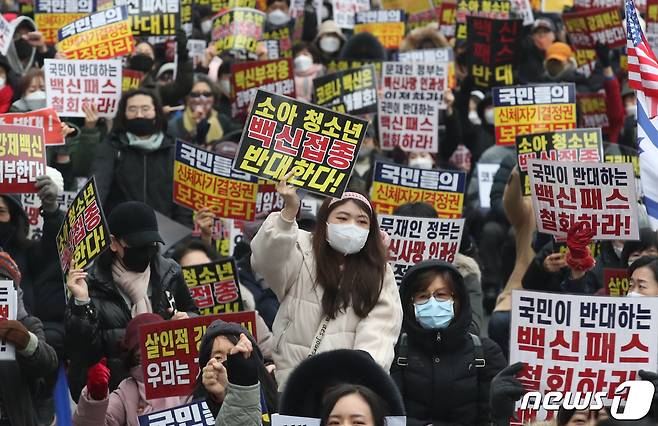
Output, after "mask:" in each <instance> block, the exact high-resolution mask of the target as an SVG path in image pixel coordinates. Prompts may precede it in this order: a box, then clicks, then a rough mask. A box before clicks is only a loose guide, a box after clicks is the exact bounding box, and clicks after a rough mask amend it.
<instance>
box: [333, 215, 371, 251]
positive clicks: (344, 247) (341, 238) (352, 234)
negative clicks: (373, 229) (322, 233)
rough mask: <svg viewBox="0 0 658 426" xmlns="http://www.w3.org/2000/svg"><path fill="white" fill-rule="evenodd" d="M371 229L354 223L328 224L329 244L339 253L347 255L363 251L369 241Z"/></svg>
mask: <svg viewBox="0 0 658 426" xmlns="http://www.w3.org/2000/svg"><path fill="white" fill-rule="evenodd" d="M369 233H370V230H369V229H364V228H361V227H360V226H358V225H355V224H353V223H347V224H344V223H327V242H328V243H329V245H330V246H331V248H333V249H334V250H336V251H337V252H339V253H343V254H345V255H348V254H354V253H358V252H360V251H361V249H362V248H363V247H364V246H365V245H366V241H368V234H369Z"/></svg>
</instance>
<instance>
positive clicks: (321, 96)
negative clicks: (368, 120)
mask: <svg viewBox="0 0 658 426" xmlns="http://www.w3.org/2000/svg"><path fill="white" fill-rule="evenodd" d="M313 88H314V89H313V100H314V102H315V103H316V104H318V105H320V106H322V107H325V108H329V109H332V110H334V111H338V112H343V113H347V114H354V115H359V114H368V113H372V112H377V78H376V75H375V67H374V65H367V66H365V67H362V68H356V69H351V70H346V71H338V72H335V73H332V74H328V75H325V76H322V77H319V78H316V79H315V80H313Z"/></svg>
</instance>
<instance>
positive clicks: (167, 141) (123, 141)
mask: <svg viewBox="0 0 658 426" xmlns="http://www.w3.org/2000/svg"><path fill="white" fill-rule="evenodd" d="M174 156H175V146H174V143H173V140H172V139H171V138H170V137H169V136H167V135H165V136H164V139H163V141H162V144H161V145H160V147H159V148H158V149H156V150H155V151H151V152H149V151H144V150H142V149H138V148H134V147H131V146H129V145H128V138H127V136H126V134H125V133H118V132H112V133H110V134H109V135H108V137H107V138H106V139H105V140H104V141H103V142H101V143H100V144H99V146H98V149H97V151H96V158H95V159H94V164H93V166H92V173H93V174H94V176H96V185H97V186H98V192H99V194H100V197H101V201H102V203H103V210H104V211H105V214H109V213H110V212H111V211H112V209H113V208H114V206H116V205H117V204H120V203H122V202H124V201H142V202H144V203H146V204H148V205H149V206H151V207H153V209H154V210H157V211H159V212H160V213H162V214H164V215H166V216H169V217H170V218H172V219H174V220H176V221H178V222H180V223H183V224H188V225H189V224H191V223H192V221H191V218H192V216H191V214H190V213H189V212H188V211H187V210H186V209H184V208H182V207H180V206H178V205H176V204H174V202H173V199H172V194H173V177H174Z"/></svg>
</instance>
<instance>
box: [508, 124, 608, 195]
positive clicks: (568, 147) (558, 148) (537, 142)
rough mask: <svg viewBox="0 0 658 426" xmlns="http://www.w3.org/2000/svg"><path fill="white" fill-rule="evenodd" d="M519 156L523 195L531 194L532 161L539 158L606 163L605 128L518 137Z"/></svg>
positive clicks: (517, 151)
mask: <svg viewBox="0 0 658 426" xmlns="http://www.w3.org/2000/svg"><path fill="white" fill-rule="evenodd" d="M516 153H517V160H518V165H519V175H520V177H521V191H522V193H523V195H530V178H529V177H528V161H529V160H531V159H535V158H538V159H540V160H552V161H559V162H563V161H578V162H589V163H591V162H594V163H597V162H602V161H603V137H602V136H601V129H574V130H563V131H559V132H548V133H535V134H530V135H521V136H517V137H516Z"/></svg>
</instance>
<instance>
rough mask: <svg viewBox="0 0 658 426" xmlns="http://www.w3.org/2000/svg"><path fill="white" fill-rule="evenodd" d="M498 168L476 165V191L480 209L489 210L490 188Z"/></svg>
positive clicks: (490, 165) (498, 165) (486, 164)
mask: <svg viewBox="0 0 658 426" xmlns="http://www.w3.org/2000/svg"><path fill="white" fill-rule="evenodd" d="M499 168H500V164H489V163H478V189H479V193H480V207H481V208H483V209H490V208H491V187H493V181H494V176H496V172H497V171H498V169H499Z"/></svg>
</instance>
